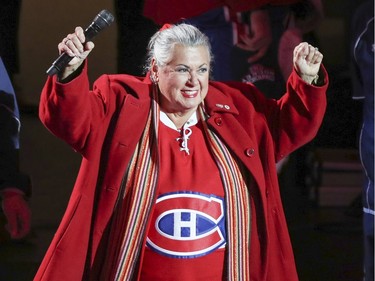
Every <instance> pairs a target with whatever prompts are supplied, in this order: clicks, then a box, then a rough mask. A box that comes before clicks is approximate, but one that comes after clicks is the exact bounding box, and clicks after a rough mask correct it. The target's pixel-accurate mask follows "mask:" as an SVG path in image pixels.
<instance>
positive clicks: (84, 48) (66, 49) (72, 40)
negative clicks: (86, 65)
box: [58, 26, 94, 60]
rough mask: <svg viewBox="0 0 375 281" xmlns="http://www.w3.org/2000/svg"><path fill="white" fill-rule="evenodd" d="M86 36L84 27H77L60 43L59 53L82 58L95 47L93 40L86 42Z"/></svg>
mask: <svg viewBox="0 0 375 281" xmlns="http://www.w3.org/2000/svg"><path fill="white" fill-rule="evenodd" d="M85 40H86V37H85V34H84V31H83V29H82V27H79V26H78V27H76V28H75V30H74V33H71V34H68V35H67V36H66V37H65V38H64V39H63V40H62V41H61V42H60V43H59V45H58V49H59V53H60V54H61V53H67V54H68V55H69V56H71V57H76V58H79V59H81V60H83V59H85V58H86V57H87V55H88V53H89V52H90V51H91V50H92V49H93V48H94V44H93V43H92V42H87V43H85Z"/></svg>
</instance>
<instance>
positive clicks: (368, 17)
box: [351, 0, 375, 281]
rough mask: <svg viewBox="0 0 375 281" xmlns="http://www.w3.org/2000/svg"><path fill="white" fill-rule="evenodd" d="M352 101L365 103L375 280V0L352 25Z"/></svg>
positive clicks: (366, 201)
mask: <svg viewBox="0 0 375 281" xmlns="http://www.w3.org/2000/svg"><path fill="white" fill-rule="evenodd" d="M351 43H352V45H351V55H352V70H353V71H352V85H353V98H354V99H358V100H362V102H363V112H362V127H361V130H360V136H359V153H360V158H361V162H362V165H363V169H364V173H365V183H364V186H363V194H362V195H363V201H362V202H363V234H364V280H365V281H373V280H374V214H375V212H374V1H373V0H370V1H366V2H365V3H363V4H362V5H361V6H359V7H358V9H357V10H356V12H355V14H354V17H353V22H352V41H351Z"/></svg>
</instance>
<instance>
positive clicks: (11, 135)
mask: <svg viewBox="0 0 375 281" xmlns="http://www.w3.org/2000/svg"><path fill="white" fill-rule="evenodd" d="M20 127H21V122H20V116H19V111H18V105H17V101H16V97H15V93H14V89H13V87H12V83H11V81H10V78H9V76H8V73H7V71H6V69H5V66H4V64H3V61H2V59H1V57H0V196H1V206H2V211H3V213H1V225H0V233H1V235H0V242H2V241H4V240H8V239H9V238H11V239H22V238H24V237H25V236H26V235H27V234H28V233H29V232H30V221H31V211H30V208H29V205H28V203H27V199H26V198H27V197H29V196H30V195H31V183H30V178H29V177H28V176H27V175H25V174H23V173H21V172H20V171H19V155H18V153H19V148H20V143H19V137H20ZM5 230H6V232H5Z"/></svg>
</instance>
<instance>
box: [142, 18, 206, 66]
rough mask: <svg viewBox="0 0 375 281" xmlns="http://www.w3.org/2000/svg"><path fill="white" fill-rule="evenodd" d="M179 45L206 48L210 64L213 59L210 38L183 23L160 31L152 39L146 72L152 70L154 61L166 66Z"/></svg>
mask: <svg viewBox="0 0 375 281" xmlns="http://www.w3.org/2000/svg"><path fill="white" fill-rule="evenodd" d="M177 44H178V45H182V46H187V47H198V46H204V47H206V48H207V51H208V52H209V56H210V63H211V61H212V59H213V55H212V50H211V44H210V41H209V39H208V37H207V36H206V35H205V34H204V33H203V32H201V31H200V30H199V29H198V28H196V27H195V26H193V25H190V24H186V23H181V24H177V25H171V26H170V27H169V28H167V29H163V30H159V31H157V32H156V33H155V34H154V35H153V36H152V37H151V39H150V41H149V43H148V53H147V60H146V65H145V70H146V71H149V70H150V68H151V62H152V60H153V59H155V61H156V64H157V65H158V66H165V65H166V64H167V63H168V62H169V61H170V60H171V59H172V58H171V55H172V50H173V48H174V46H175V45H177Z"/></svg>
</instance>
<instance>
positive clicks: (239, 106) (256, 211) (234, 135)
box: [34, 68, 328, 281]
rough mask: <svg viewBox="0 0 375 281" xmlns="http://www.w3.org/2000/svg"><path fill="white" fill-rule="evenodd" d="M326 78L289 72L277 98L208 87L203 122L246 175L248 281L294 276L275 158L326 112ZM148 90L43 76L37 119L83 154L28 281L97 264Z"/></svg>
mask: <svg viewBox="0 0 375 281" xmlns="http://www.w3.org/2000/svg"><path fill="white" fill-rule="evenodd" d="M323 71H324V72H325V70H323ZM325 77H327V74H326V73H325ZM327 84H328V78H326V83H325V86H323V87H315V86H311V85H307V84H306V83H304V82H303V81H302V80H301V79H300V78H299V77H298V75H297V74H296V73H292V75H291V77H290V78H289V81H288V84H287V90H288V93H287V94H286V95H285V96H284V97H283V98H282V99H280V100H279V101H275V100H266V99H265V97H264V95H263V94H261V93H260V92H259V91H258V90H257V89H256V88H255V87H254V86H252V85H249V84H242V83H233V84H228V83H227V84H224V83H220V82H211V83H210V87H209V91H208V95H207V97H206V99H205V106H206V110H207V112H208V113H209V115H210V116H211V117H210V118H209V119H208V125H209V128H210V129H212V130H214V131H215V132H216V133H217V134H218V135H219V136H220V137H221V138H222V140H224V142H225V143H226V144H227V145H228V146H229V147H230V148H231V150H232V151H233V152H234V153H235V154H236V155H237V156H238V158H239V159H240V160H241V161H243V163H244V164H245V166H246V167H247V169H248V171H249V173H250V174H251V175H252V178H253V179H254V180H253V182H254V185H253V186H252V188H251V190H250V193H251V198H252V228H251V229H252V230H251V246H250V248H251V253H250V259H251V260H250V272H251V276H252V278H251V280H252V281H260V280H264V281H266V280H268V281H295V280H298V277H297V273H296V269H295V263H294V257H293V252H292V247H291V243H290V239H289V235H288V230H287V225H286V221H285V217H284V212H283V207H282V203H281V198H280V193H279V186H278V179H277V173H276V167H275V161H278V160H280V159H281V158H283V157H284V156H286V155H287V154H289V153H290V152H291V151H293V150H295V149H296V148H298V147H299V146H301V145H303V144H305V143H306V142H308V141H310V140H311V139H312V138H313V137H314V136H315V134H316V133H317V130H318V128H319V126H320V124H321V122H322V119H323V115H324V112H325V108H326V97H325V92H326V89H327ZM150 89H151V83H150V80H149V79H148V78H146V79H144V80H143V78H137V77H132V76H128V75H104V76H102V77H100V78H99V79H98V80H97V81H96V83H95V84H94V88H93V91H92V92H89V82H88V78H87V75H86V68H84V70H83V74H81V75H80V76H79V77H77V78H76V79H75V80H73V81H72V82H70V83H67V84H60V83H57V82H56V80H55V78H51V77H50V78H48V81H47V82H46V84H45V87H44V89H43V92H42V95H41V101H40V112H39V115H40V118H41V120H42V122H43V123H44V124H45V126H46V127H47V128H48V129H49V130H51V131H52V133H54V134H55V135H56V136H57V137H59V138H62V139H63V140H65V141H66V142H67V143H68V144H69V145H71V146H72V147H73V148H74V149H75V150H76V151H77V152H79V153H81V154H82V156H83V159H82V165H81V168H80V170H79V174H78V178H77V181H76V183H75V186H74V189H73V192H72V195H71V198H70V201H69V203H68V207H67V210H66V213H65V215H64V217H63V219H62V222H61V224H60V226H59V228H58V230H57V232H56V235H55V236H54V238H53V240H52V243H51V245H50V247H49V249H48V251H47V253H46V255H45V257H44V259H43V261H42V263H41V266H40V268H39V271H38V272H37V275H36V277H35V279H34V280H45V281H66V280H69V281H78V280H82V276H83V274H84V269H85V268H87V267H88V266H90V264H92V263H93V261H94V260H95V258H96V254H97V249H98V245H99V243H100V242H101V238H102V235H103V232H104V231H105V229H106V228H107V226H108V222H109V220H110V217H111V214H112V211H113V207H114V203H115V200H116V198H117V195H118V191H119V187H120V185H121V180H122V177H123V175H124V172H125V171H126V168H127V165H128V162H129V159H130V157H131V156H132V153H133V151H134V148H135V146H136V144H137V142H138V140H139V139H140V136H141V133H142V130H143V128H144V126H145V123H146V119H147V115H148V112H149V111H150V105H151V99H150ZM223 105H224V106H223ZM226 105H228V106H229V107H228V106H226Z"/></svg>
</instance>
